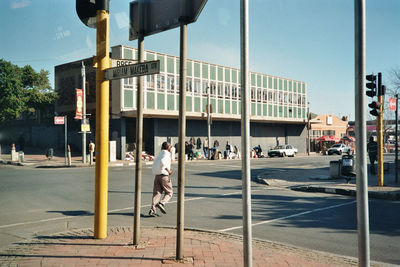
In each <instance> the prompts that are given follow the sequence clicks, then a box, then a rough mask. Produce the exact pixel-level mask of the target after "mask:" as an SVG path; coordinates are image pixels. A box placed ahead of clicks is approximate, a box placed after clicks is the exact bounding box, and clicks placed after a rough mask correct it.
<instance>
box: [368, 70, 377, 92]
mask: <svg viewBox="0 0 400 267" xmlns="http://www.w3.org/2000/svg"><path fill="white" fill-rule="evenodd" d="M366 79H367V81H368V82H367V84H366V86H367V88H368V89H371V90H367V92H366V94H367V96H369V97H374V96H376V75H373V74H370V75H367V76H366Z"/></svg>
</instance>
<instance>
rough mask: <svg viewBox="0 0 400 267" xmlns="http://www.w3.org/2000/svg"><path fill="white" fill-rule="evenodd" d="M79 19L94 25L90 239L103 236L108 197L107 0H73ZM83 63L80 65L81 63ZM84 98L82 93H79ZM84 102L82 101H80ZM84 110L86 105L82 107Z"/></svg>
mask: <svg viewBox="0 0 400 267" xmlns="http://www.w3.org/2000/svg"><path fill="white" fill-rule="evenodd" d="M76 12H77V14H78V17H79V19H80V20H81V21H82V22H83V23H84V24H85V25H86V26H88V27H91V28H96V57H95V60H96V62H94V63H95V64H97V70H96V174H95V198H94V238H96V239H103V238H106V237H107V199H108V195H107V194H108V135H109V106H110V103H109V96H110V94H109V90H110V84H109V81H107V80H105V70H106V69H108V68H109V66H110V55H109V54H110V53H109V51H110V45H109V0H96V1H93V0H76ZM82 65H83V64H82ZM83 95H84V97H85V95H86V94H85V93H83ZM83 102H84V103H86V100H84V101H83ZM84 110H86V107H85V108H84Z"/></svg>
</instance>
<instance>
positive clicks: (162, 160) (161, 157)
mask: <svg viewBox="0 0 400 267" xmlns="http://www.w3.org/2000/svg"><path fill="white" fill-rule="evenodd" d="M165 168H167V169H168V170H171V153H170V152H169V151H168V150H161V152H160V154H158V156H157V158H156V160H155V161H154V163H153V168H152V171H153V174H154V175H160V174H164V175H169V173H168V171H167V170H166V169H165Z"/></svg>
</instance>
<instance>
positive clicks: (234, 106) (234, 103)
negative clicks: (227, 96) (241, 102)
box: [232, 101, 238, 114]
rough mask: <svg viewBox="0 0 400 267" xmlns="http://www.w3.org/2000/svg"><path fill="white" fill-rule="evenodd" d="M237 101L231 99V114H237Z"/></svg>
mask: <svg viewBox="0 0 400 267" xmlns="http://www.w3.org/2000/svg"><path fill="white" fill-rule="evenodd" d="M237 103H238V102H237V101H232V114H237Z"/></svg>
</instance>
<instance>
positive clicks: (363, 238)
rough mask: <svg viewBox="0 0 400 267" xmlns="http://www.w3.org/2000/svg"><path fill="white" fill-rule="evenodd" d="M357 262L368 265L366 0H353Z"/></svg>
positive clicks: (360, 264)
mask: <svg viewBox="0 0 400 267" xmlns="http://www.w3.org/2000/svg"><path fill="white" fill-rule="evenodd" d="M354 24H355V45H354V46H355V62H354V63H355V77H354V78H355V108H356V110H355V114H356V119H355V121H356V122H355V123H356V129H357V131H356V155H357V157H356V166H357V169H356V175H357V176H356V178H357V179H356V182H357V229H358V261H359V263H358V265H359V266H369V265H370V253H369V251H370V250H369V221H368V220H369V214H368V171H367V132H366V117H365V104H366V101H365V93H364V84H365V0H354Z"/></svg>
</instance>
